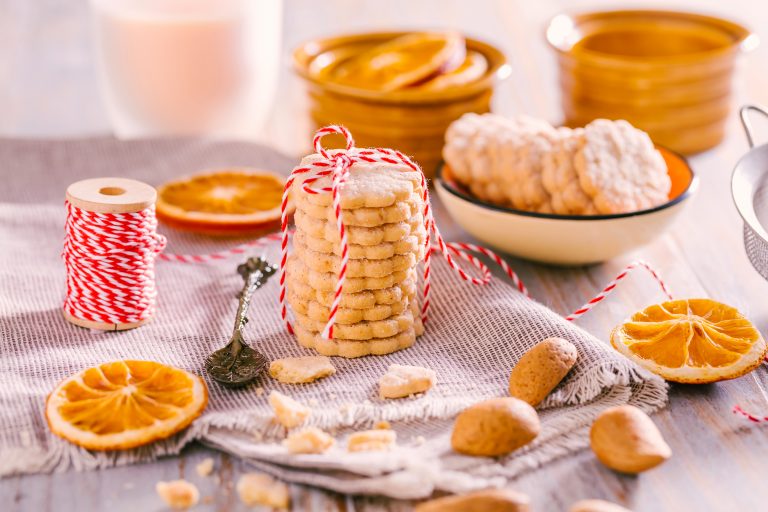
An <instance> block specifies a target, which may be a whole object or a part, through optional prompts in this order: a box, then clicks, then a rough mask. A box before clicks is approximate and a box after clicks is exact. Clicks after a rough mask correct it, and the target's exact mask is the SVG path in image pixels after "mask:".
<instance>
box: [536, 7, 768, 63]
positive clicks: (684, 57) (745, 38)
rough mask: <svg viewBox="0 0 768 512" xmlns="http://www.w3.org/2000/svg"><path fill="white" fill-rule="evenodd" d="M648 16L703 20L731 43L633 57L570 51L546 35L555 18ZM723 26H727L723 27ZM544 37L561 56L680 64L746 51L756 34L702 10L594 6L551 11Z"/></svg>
mask: <svg viewBox="0 0 768 512" xmlns="http://www.w3.org/2000/svg"><path fill="white" fill-rule="evenodd" d="M621 15H624V16H649V15H657V16H663V17H666V18H672V19H675V18H678V19H679V18H686V19H688V20H690V21H692V22H695V23H699V24H702V23H705V24H708V25H713V26H717V28H719V29H720V30H722V31H728V32H729V33H730V34H732V35H733V36H734V40H733V42H732V43H731V44H728V45H723V46H720V47H717V48H714V49H711V50H704V51H698V52H691V53H685V54H680V55H673V56H657V57H633V56H629V55H614V54H610V53H605V52H600V51H595V50H584V49H581V50H579V52H578V53H576V54H574V53H573V52H572V49H571V48H565V47H563V45H562V44H561V43H560V42H557V41H555V40H553V38H552V37H550V34H549V32H550V28H551V27H552V25H553V22H554V21H555V20H558V19H562V18H568V19H570V20H571V22H572V24H573V26H574V29H577V28H578V27H579V25H581V24H583V23H584V21H587V20H589V19H593V18H598V17H600V16H621ZM726 27H727V28H726ZM544 40H545V41H546V42H547V44H548V45H549V47H550V48H552V49H553V50H555V51H556V52H557V53H558V54H560V55H564V56H573V57H575V58H579V56H582V57H584V58H594V59H598V60H603V61H606V62H615V63H626V64H631V65H637V64H639V63H642V64H649V65H651V64H680V63H687V62H691V61H692V60H693V61H695V60H697V59H711V58H716V57H719V56H721V55H726V54H728V53H731V52H733V51H735V50H739V49H741V50H742V51H750V50H752V49H753V48H754V47H755V46H757V44H759V37H758V36H757V35H756V34H755V33H754V32H753V31H752V30H750V29H749V28H747V27H746V26H744V25H742V24H741V23H738V22H736V21H734V20H732V19H728V18H723V17H720V16H714V15H710V14H704V13H699V12H693V11H685V10H671V9H597V10H591V11H590V10H585V11H564V12H560V13H558V14H555V15H554V16H552V17H551V18H549V20H548V21H547V22H546V24H545V25H544Z"/></svg>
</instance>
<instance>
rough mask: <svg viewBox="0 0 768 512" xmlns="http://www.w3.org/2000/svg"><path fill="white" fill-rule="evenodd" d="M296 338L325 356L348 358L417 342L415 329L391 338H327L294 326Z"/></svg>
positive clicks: (403, 346) (396, 348) (377, 353)
mask: <svg viewBox="0 0 768 512" xmlns="http://www.w3.org/2000/svg"><path fill="white" fill-rule="evenodd" d="M294 331H295V332H296V339H297V340H298V341H299V344H300V345H301V346H302V347H305V348H310V349H313V350H315V351H316V352H317V353H318V354H321V355H324V356H340V357H347V358H354V357H363V356H370V355H378V356H382V355H385V354H391V353H392V352H397V351H398V350H402V349H404V348H408V347H410V346H412V345H413V344H414V343H415V342H416V333H415V332H414V330H413V329H408V330H406V331H403V332H401V333H399V334H397V335H396V336H392V337H391V338H377V339H374V340H369V341H348V340H326V339H324V338H323V337H322V336H321V335H320V334H318V333H314V332H311V331H307V330H305V329H303V328H302V327H301V326H298V325H296V326H294Z"/></svg>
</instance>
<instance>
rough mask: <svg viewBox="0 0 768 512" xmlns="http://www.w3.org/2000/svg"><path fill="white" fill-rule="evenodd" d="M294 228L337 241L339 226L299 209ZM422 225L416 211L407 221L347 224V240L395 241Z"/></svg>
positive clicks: (354, 242)
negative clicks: (379, 224)
mask: <svg viewBox="0 0 768 512" xmlns="http://www.w3.org/2000/svg"><path fill="white" fill-rule="evenodd" d="M293 220H294V222H295V223H296V228H297V229H299V230H301V231H303V232H304V233H306V235H307V236H308V237H313V238H319V239H322V240H328V241H332V242H337V243H338V242H339V241H340V238H339V228H338V227H337V226H336V222H335V221H334V222H328V221H326V220H319V219H315V218H313V217H308V216H307V215H305V214H304V213H303V212H301V211H300V210H297V211H296V213H294V215H293ZM423 225H424V217H423V216H422V214H421V213H417V214H416V215H414V216H412V217H411V218H410V219H408V220H407V221H403V222H393V223H391V224H382V225H381V226H376V227H372V228H366V227H361V226H347V241H348V243H350V244H359V245H378V244H380V243H382V242H396V241H398V240H402V239H403V238H405V237H407V236H408V235H410V234H411V232H412V231H414V230H416V229H418V227H419V226H423Z"/></svg>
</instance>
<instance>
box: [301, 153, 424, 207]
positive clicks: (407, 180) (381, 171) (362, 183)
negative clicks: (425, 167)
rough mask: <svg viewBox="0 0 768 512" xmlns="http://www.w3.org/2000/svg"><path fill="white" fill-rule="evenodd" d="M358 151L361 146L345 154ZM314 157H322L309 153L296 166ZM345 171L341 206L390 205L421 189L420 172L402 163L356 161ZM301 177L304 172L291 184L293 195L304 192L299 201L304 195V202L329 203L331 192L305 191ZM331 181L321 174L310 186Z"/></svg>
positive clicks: (319, 204) (306, 163) (331, 198)
mask: <svg viewBox="0 0 768 512" xmlns="http://www.w3.org/2000/svg"><path fill="white" fill-rule="evenodd" d="M339 151H340V150H331V151H329V152H328V153H330V154H331V155H334V154H337V153H338V152H339ZM359 151H361V150H360V149H353V150H351V151H350V152H349V153H348V154H351V155H355V154H357V153H358V152H359ZM318 160H323V157H322V156H321V155H319V154H313V155H309V156H306V157H304V158H303V159H302V160H301V164H300V166H304V165H308V164H310V163H311V162H316V161H318ZM349 171H350V172H349V176H348V177H347V179H346V181H345V182H344V185H343V193H342V194H341V207H342V208H347V209H353V208H382V207H386V206H392V205H393V204H395V203H396V202H398V201H406V200H408V199H409V198H410V197H411V195H412V194H414V193H416V194H419V195H420V194H421V192H422V190H421V180H422V174H421V172H419V171H414V170H412V169H410V168H409V167H408V166H407V165H405V164H388V163H367V162H356V163H354V164H353V165H352V167H351V168H350V169H349ZM305 179H306V178H305V177H304V175H299V177H298V178H297V179H296V181H295V182H294V185H293V187H292V193H293V195H294V196H299V195H303V196H304V198H302V199H299V201H302V200H304V199H306V201H307V202H309V203H312V204H315V205H318V206H330V205H332V204H333V195H332V194H331V192H326V193H321V194H307V193H306V192H305V191H304V190H303V189H302V185H303V182H304V180H305ZM331 185H332V180H331V177H330V176H323V177H321V178H320V179H318V180H317V181H315V182H313V183H312V184H311V185H310V187H311V188H313V189H318V190H319V189H322V188H326V187H329V188H330V187H331Z"/></svg>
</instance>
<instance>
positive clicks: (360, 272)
mask: <svg viewBox="0 0 768 512" xmlns="http://www.w3.org/2000/svg"><path fill="white" fill-rule="evenodd" d="M293 250H294V254H296V256H297V257H298V258H299V259H300V260H301V261H302V263H304V265H305V266H307V267H308V268H310V269H312V270H315V271H317V272H332V273H335V274H338V273H339V269H340V267H341V258H340V257H339V256H335V255H333V254H323V253H321V252H316V251H313V250H311V249H307V248H306V246H304V245H302V244H300V243H296V242H294V244H293ZM416 263H418V261H417V259H416V254H414V253H412V252H409V253H406V254H396V255H394V256H392V257H391V258H387V259H381V260H368V259H357V258H355V259H350V260H349V261H348V263H347V277H384V276H387V275H389V274H392V273H394V272H399V271H401V270H408V269H410V268H413V267H414V266H415V265H416Z"/></svg>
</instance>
